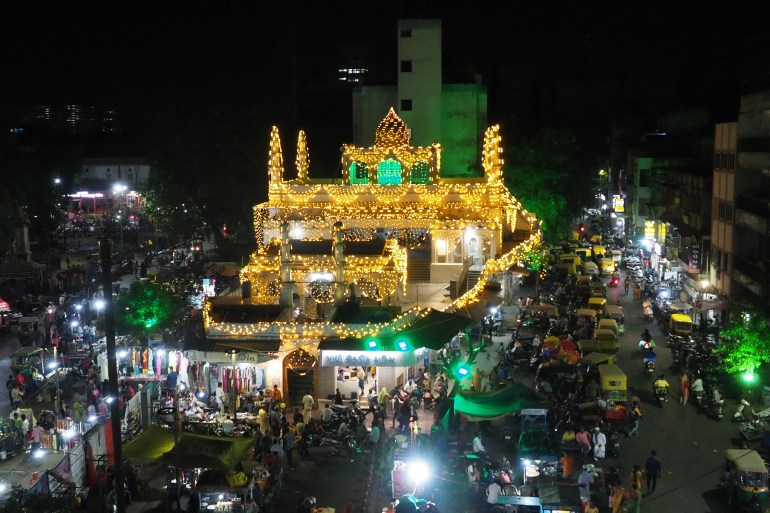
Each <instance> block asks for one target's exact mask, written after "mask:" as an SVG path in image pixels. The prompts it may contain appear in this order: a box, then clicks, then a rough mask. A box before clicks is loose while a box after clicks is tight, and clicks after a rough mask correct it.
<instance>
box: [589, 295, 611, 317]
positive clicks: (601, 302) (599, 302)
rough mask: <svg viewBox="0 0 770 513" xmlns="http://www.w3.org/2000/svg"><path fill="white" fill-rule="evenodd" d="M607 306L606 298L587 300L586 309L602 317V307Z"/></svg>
mask: <svg viewBox="0 0 770 513" xmlns="http://www.w3.org/2000/svg"><path fill="white" fill-rule="evenodd" d="M606 305H607V298H606V297H590V298H588V308H591V309H592V310H595V311H596V315H604V307H605V306H606Z"/></svg>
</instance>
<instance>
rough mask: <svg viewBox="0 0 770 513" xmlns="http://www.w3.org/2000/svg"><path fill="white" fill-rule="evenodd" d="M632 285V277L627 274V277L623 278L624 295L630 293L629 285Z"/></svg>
mask: <svg viewBox="0 0 770 513" xmlns="http://www.w3.org/2000/svg"><path fill="white" fill-rule="evenodd" d="M630 286H631V279H630V278H629V277H628V276H626V279H625V280H623V295H625V296H627V295H628V287H630Z"/></svg>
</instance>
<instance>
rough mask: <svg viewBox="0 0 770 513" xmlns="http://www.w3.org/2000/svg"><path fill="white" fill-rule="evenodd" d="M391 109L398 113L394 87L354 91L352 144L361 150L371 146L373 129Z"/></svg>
mask: <svg viewBox="0 0 770 513" xmlns="http://www.w3.org/2000/svg"><path fill="white" fill-rule="evenodd" d="M391 107H393V108H395V109H396V111H398V88H397V87H396V86H366V87H359V88H356V89H354V90H353V144H355V145H356V146H359V147H362V148H368V147H370V146H372V145H373V144H374V135H375V128H376V127H377V125H379V123H380V121H382V118H383V117H385V115H386V114H387V113H388V110H389V109H390V108H391ZM399 114H400V113H399Z"/></svg>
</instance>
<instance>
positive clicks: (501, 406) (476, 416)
mask: <svg viewBox="0 0 770 513" xmlns="http://www.w3.org/2000/svg"><path fill="white" fill-rule="evenodd" d="M545 405H546V403H545V402H543V401H539V400H538V399H537V398H536V397H535V392H534V391H533V390H532V389H531V388H529V387H528V386H526V385H524V384H522V383H513V384H511V385H508V386H507V387H505V388H502V389H500V390H495V391H493V392H475V391H471V390H463V391H461V392H458V393H457V395H456V396H455V401H454V407H455V412H457V413H460V414H462V415H464V416H465V417H466V418H467V419H468V420H471V421H480V420H493V419H497V418H500V417H504V416H506V415H510V414H511V413H514V412H517V411H521V410H522V409H526V408H543V407H545Z"/></svg>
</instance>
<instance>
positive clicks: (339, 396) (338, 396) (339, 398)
mask: <svg viewBox="0 0 770 513" xmlns="http://www.w3.org/2000/svg"><path fill="white" fill-rule="evenodd" d="M334 404H337V405H342V392H340V389H339V388H338V389H337V390H336V391H335V392H334Z"/></svg>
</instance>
